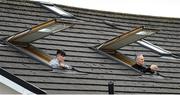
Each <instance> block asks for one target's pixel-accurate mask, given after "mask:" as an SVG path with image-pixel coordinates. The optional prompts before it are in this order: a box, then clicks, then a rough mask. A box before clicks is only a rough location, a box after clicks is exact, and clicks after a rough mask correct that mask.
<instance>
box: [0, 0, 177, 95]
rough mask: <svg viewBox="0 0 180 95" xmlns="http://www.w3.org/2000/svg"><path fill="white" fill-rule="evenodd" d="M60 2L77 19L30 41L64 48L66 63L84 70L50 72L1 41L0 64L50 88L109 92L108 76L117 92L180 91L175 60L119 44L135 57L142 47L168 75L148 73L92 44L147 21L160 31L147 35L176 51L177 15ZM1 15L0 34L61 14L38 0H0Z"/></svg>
mask: <svg viewBox="0 0 180 95" xmlns="http://www.w3.org/2000/svg"><path fill="white" fill-rule="evenodd" d="M58 6H59V7H60V8H62V9H64V10H65V11H67V12H69V13H71V14H73V15H74V16H75V18H73V19H68V20H69V21H76V23H75V25H74V26H73V27H72V28H69V29H67V30H64V31H63V32H58V33H56V34H54V35H50V36H48V37H45V38H42V39H40V40H38V41H35V42H34V43H33V45H34V46H36V47H38V48H39V49H41V50H43V51H45V52H47V53H48V54H50V55H52V56H54V55H55V50H56V49H59V48H60V49H64V50H65V51H66V52H67V57H66V63H67V64H69V65H72V66H74V67H76V68H78V69H79V70H81V71H84V72H87V73H88V75H76V74H72V75H69V74H58V73H52V72H50V70H51V69H50V68H49V67H48V66H46V65H43V64H41V63H39V62H37V61H36V60H33V59H32V58H31V57H29V56H27V55H25V54H23V53H20V52H19V51H17V50H16V49H14V48H11V47H9V46H7V45H1V46H0V67H2V68H3V69H5V70H6V71H7V72H9V73H11V74H13V75H15V76H16V77H18V78H20V79H23V80H25V81H26V82H28V83H30V84H32V85H35V86H37V87H39V88H40V89H42V90H44V91H46V92H47V93H50V94H55V93H56V94H61V93H66V94H72V93H73V94H76V93H78V94H80V93H81V94H82V93H83V94H84V93H86V94H88V93H94V94H103V93H107V83H108V82H109V81H114V83H115V93H144V94H146V93H153V94H165V93H171V94H180V90H179V89H180V64H179V63H180V62H179V61H178V60H167V59H161V58H160V57H159V55H158V54H156V53H154V52H153V51H151V50H149V49H147V48H145V47H143V46H141V45H139V44H137V43H132V44H130V45H128V46H125V47H123V48H121V49H120V50H119V51H120V52H121V53H123V54H125V55H127V56H128V57H130V58H134V56H135V54H136V53H137V52H142V53H143V54H144V56H145V62H146V64H147V65H150V64H157V65H158V66H159V67H160V73H161V74H162V75H163V76H165V77H166V78H165V79H156V78H147V77H142V76H139V73H138V72H136V71H135V70H133V69H131V68H129V67H127V66H125V65H124V64H122V63H120V62H117V61H115V60H113V59H110V58H109V57H107V56H105V55H102V54H100V53H99V52H97V51H95V50H93V49H91V48H90V47H94V46H96V45H99V44H101V43H103V42H105V41H107V40H109V39H111V38H113V37H115V36H117V35H119V34H120V33H124V32H128V31H130V30H132V29H133V28H135V27H137V26H146V27H148V28H149V29H158V30H160V31H159V32H158V33H156V34H155V35H152V36H150V37H147V38H145V40H148V41H150V42H152V43H154V44H156V45H158V46H160V47H162V48H164V49H167V50H169V51H171V52H173V53H179V52H180V41H179V39H180V19H175V18H163V17H152V16H142V15H131V14H122V13H112V12H105V11H96V10H88V9H81V8H74V7H67V6H63V5H58ZM0 15H1V16H0V21H1V23H0V38H1V39H3V38H5V37H7V36H10V35H12V34H15V33H17V32H21V31H24V30H26V29H29V28H31V27H32V26H33V25H37V24H39V23H42V22H45V21H47V20H49V19H52V18H56V19H62V18H61V17H60V16H58V15H57V14H55V13H53V12H52V11H49V10H47V9H45V8H43V7H42V6H40V5H39V4H36V3H34V2H31V1H25V0H2V1H0ZM64 19H66V18H64ZM104 20H108V21H111V22H113V23H115V24H116V25H117V27H118V28H119V29H115V28H113V27H111V26H109V25H107V24H105V23H104Z"/></svg>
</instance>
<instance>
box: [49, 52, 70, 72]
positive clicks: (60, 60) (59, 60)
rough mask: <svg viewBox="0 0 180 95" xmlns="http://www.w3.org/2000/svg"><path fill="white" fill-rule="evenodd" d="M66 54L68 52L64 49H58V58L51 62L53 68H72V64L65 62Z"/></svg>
mask: <svg viewBox="0 0 180 95" xmlns="http://www.w3.org/2000/svg"><path fill="white" fill-rule="evenodd" d="M65 56H66V53H65V52H64V51H63V50H57V52H56V58H54V59H52V60H51V61H50V62H49V63H50V66H51V67H52V69H72V67H71V66H69V65H67V64H65V63H64V59H65Z"/></svg>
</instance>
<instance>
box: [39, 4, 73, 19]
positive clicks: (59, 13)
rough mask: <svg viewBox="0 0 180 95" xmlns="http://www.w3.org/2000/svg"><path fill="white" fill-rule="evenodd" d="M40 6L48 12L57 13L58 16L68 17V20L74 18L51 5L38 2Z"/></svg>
mask: <svg viewBox="0 0 180 95" xmlns="http://www.w3.org/2000/svg"><path fill="white" fill-rule="evenodd" d="M40 4H41V5H42V6H43V7H45V8H47V9H49V10H51V11H53V12H55V13H57V14H58V15H60V16H62V17H68V18H72V17H74V16H73V15H72V14H70V13H68V12H66V11H64V10H63V9H61V8H59V7H57V6H55V5H54V4H52V3H48V2H40Z"/></svg>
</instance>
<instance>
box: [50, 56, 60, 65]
mask: <svg viewBox="0 0 180 95" xmlns="http://www.w3.org/2000/svg"><path fill="white" fill-rule="evenodd" d="M49 63H50V64H51V65H52V64H57V63H58V60H57V59H56V58H54V59H52V60H51V61H50V62H49Z"/></svg>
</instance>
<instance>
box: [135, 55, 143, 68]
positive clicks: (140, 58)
mask: <svg viewBox="0 0 180 95" xmlns="http://www.w3.org/2000/svg"><path fill="white" fill-rule="evenodd" d="M135 59H136V64H138V65H140V66H143V65H144V56H143V54H137V55H136V58H135Z"/></svg>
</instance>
